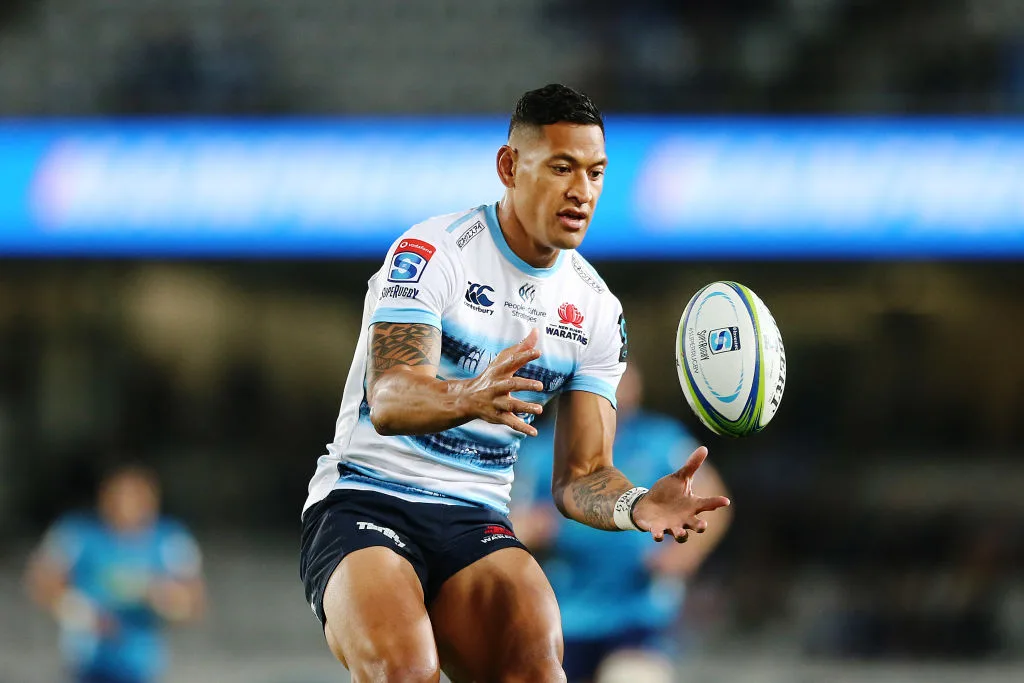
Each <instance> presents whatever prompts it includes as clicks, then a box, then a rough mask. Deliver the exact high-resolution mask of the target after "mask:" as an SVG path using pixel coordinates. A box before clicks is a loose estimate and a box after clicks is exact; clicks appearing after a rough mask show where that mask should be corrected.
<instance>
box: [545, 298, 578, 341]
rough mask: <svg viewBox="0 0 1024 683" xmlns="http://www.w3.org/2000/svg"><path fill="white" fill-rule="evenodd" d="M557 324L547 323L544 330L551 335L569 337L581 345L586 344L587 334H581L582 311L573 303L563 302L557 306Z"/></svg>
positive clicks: (562, 337) (561, 337)
mask: <svg viewBox="0 0 1024 683" xmlns="http://www.w3.org/2000/svg"><path fill="white" fill-rule="evenodd" d="M558 320H559V324H556V325H548V326H547V328H545V332H547V334H549V335H551V336H552V337H559V338H560V339H569V340H570V341H574V342H576V343H577V344H581V345H582V346H586V345H587V341H589V340H588V339H587V336H586V335H585V334H583V312H582V311H580V309H578V308H576V306H574V305H573V304H570V303H564V304H562V305H561V306H559V307H558Z"/></svg>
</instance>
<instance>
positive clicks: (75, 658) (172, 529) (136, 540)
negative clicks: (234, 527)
mask: <svg viewBox="0 0 1024 683" xmlns="http://www.w3.org/2000/svg"><path fill="white" fill-rule="evenodd" d="M159 508H160V488H159V484H158V482H157V480H156V476H155V475H154V474H153V473H152V472H150V471H149V470H147V469H144V468H141V467H137V466H121V467H118V468H117V469H115V470H113V471H111V472H110V473H109V474H108V475H107V476H106V477H105V478H104V479H103V481H102V482H101V484H100V489H99V496H98V505H97V510H96V512H94V513H88V514H83V513H71V514H68V515H66V516H64V517H62V518H61V519H59V520H58V521H57V522H56V523H55V524H54V525H53V526H52V527H51V528H50V530H49V531H48V532H47V534H46V536H45V537H44V539H43V542H42V544H41V545H40V547H39V549H38V550H37V551H36V552H35V553H34V555H33V557H32V559H31V561H30V564H29V567H28V571H27V575H26V584H27V588H28V591H29V594H30V595H31V597H32V598H33V599H34V600H35V601H36V602H37V603H38V604H39V605H41V606H42V607H43V608H44V609H46V610H47V611H48V612H50V613H51V614H52V615H53V616H54V617H55V618H56V620H57V622H58V624H59V625H60V630H61V653H62V656H63V659H64V662H65V665H66V666H67V668H68V671H69V674H70V676H71V680H72V681H74V683H152V682H153V681H156V680H158V679H159V678H160V676H161V674H162V673H163V670H164V668H165V664H166V659H167V658H166V653H165V645H164V640H163V636H162V634H161V630H162V627H163V625H164V623H165V622H184V621H189V620H192V619H195V618H197V617H198V616H199V615H200V614H201V612H202V609H203V604H204V588H203V582H202V578H201V575H200V568H201V558H200V553H199V547H198V545H197V544H196V542H195V540H194V539H193V538H192V535H191V534H190V533H189V532H188V531H187V530H186V529H185V527H183V526H182V525H181V524H180V523H178V522H176V521H173V520H170V519H168V518H166V517H163V516H161V515H160V513H159Z"/></svg>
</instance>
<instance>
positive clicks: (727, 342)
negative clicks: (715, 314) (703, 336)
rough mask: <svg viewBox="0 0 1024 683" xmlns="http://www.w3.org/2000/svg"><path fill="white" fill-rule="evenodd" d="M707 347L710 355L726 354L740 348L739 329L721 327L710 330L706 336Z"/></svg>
mask: <svg viewBox="0 0 1024 683" xmlns="http://www.w3.org/2000/svg"><path fill="white" fill-rule="evenodd" d="M707 342H708V347H709V348H710V349H711V353H713V354H718V353H727V352H729V351H736V350H737V349H739V348H740V328H738V327H723V328H720V329H717V330H711V331H710V332H708V335H707Z"/></svg>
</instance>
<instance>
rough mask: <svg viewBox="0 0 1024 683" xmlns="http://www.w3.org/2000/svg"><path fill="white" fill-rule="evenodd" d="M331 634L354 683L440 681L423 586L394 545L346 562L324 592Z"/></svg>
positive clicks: (357, 553) (332, 645) (358, 553)
mask: <svg viewBox="0 0 1024 683" xmlns="http://www.w3.org/2000/svg"><path fill="white" fill-rule="evenodd" d="M324 612H325V613H326V615H327V627H326V629H325V635H326V636H327V644H328V645H329V646H330V648H331V652H333V653H334V656H336V657H337V658H338V659H339V660H340V661H341V662H342V663H343V664H344V665H345V666H346V667H348V670H349V671H350V672H351V674H352V682H353V683H370V682H373V683H377V682H378V681H389V682H392V681H394V682H397V681H401V682H402V683H420V682H423V683H436V681H438V680H440V675H441V674H440V667H439V665H438V657H437V647H436V646H435V645H434V636H433V633H432V632H431V628H430V618H429V616H428V615H427V610H426V607H424V605H423V588H422V587H421V586H420V581H419V578H418V577H417V576H416V572H415V571H414V570H413V568H412V565H411V564H409V562H408V561H407V560H406V559H405V558H403V557H401V556H400V555H398V554H396V553H395V552H393V551H391V550H390V549H388V548H381V547H373V548H364V549H362V550H357V551H355V552H353V553H352V554H350V555H347V556H346V557H345V559H343V560H342V561H341V564H339V565H338V568H337V569H336V570H334V573H333V574H332V575H331V580H330V581H329V582H328V583H327V590H326V591H325V593H324Z"/></svg>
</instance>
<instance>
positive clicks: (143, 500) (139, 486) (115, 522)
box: [100, 473, 159, 530]
mask: <svg viewBox="0 0 1024 683" xmlns="http://www.w3.org/2000/svg"><path fill="white" fill-rule="evenodd" d="M158 506H159V497H158V494H157V490H156V484H155V483H154V482H152V481H150V480H149V479H148V478H147V477H145V476H142V475H140V474H136V473H123V474H119V475H115V476H114V477H113V478H112V479H110V480H109V481H107V483H106V484H105V485H104V486H103V489H102V492H101V494H100V511H101V513H102V514H103V518H104V519H105V520H106V521H107V522H108V523H109V524H110V525H112V526H113V527H115V528H117V529H125V530H131V529H138V528H142V527H145V526H147V525H148V524H149V523H150V522H152V521H153V520H154V519H155V518H156V514H157V508H158Z"/></svg>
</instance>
